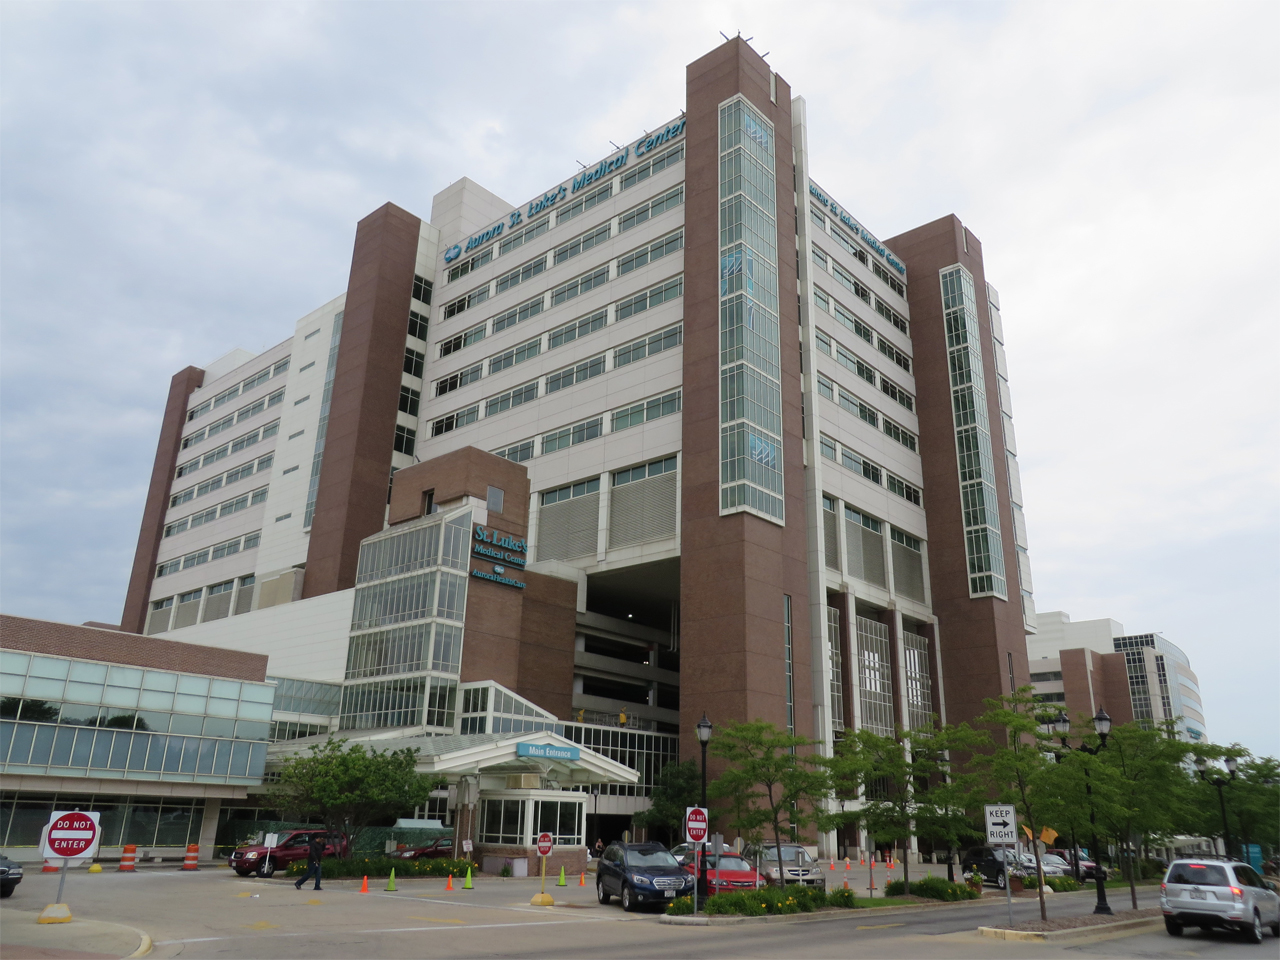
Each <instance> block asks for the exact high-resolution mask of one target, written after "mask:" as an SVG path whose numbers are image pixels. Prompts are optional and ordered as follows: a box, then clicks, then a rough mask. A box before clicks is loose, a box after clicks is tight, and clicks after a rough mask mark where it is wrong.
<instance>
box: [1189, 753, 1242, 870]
mask: <svg viewBox="0 0 1280 960" xmlns="http://www.w3.org/2000/svg"><path fill="white" fill-rule="evenodd" d="M1223 762H1224V763H1225V764H1226V765H1227V773H1229V774H1231V777H1230V778H1229V779H1227V780H1223V779H1222V777H1218V776H1215V777H1212V778H1210V777H1206V776H1205V775H1204V772H1205V770H1207V769H1208V768H1209V763H1208V761H1206V760H1205V758H1204V757H1196V772H1197V773H1199V774H1200V779H1201V780H1203V781H1204V782H1205V783H1208V784H1212V785H1213V786H1215V787H1217V788H1218V809H1219V810H1221V811H1222V852H1223V854H1224V855H1225V856H1228V857H1229V856H1231V830H1230V828H1229V827H1228V826H1227V801H1226V800H1225V799H1224V798H1223V796H1222V788H1223V787H1225V786H1226V785H1227V784H1228V783H1230V782H1231V781H1232V780H1234V779H1235V778H1236V758H1235V757H1227V759H1226V760H1225V761H1223Z"/></svg>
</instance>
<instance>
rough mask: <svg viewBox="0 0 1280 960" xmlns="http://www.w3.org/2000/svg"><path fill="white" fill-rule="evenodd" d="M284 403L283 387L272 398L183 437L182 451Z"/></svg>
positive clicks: (243, 408)
mask: <svg viewBox="0 0 1280 960" xmlns="http://www.w3.org/2000/svg"><path fill="white" fill-rule="evenodd" d="M283 401H284V387H281V388H280V389H279V390H277V391H275V392H274V393H272V394H271V395H270V396H267V397H260V398H259V399H258V401H257V402H256V403H251V404H248V405H247V406H243V407H241V408H240V409H239V410H237V411H236V412H235V413H229V414H227V415H226V416H225V417H223V418H222V419H221V420H219V421H218V422H217V423H211V424H209V426H207V427H203V428H202V429H200V430H197V431H196V432H195V433H192V434H188V435H187V436H185V437H183V438H182V449H183V450H186V449H187V448H188V447H194V446H195V445H196V444H197V443H200V442H201V441H203V440H209V439H212V438H213V437H216V436H217V435H218V434H220V433H222V431H224V430H230V429H231V428H232V427H234V426H235V425H236V424H237V423H243V422H244V421H246V420H248V419H249V418H250V417H252V416H255V415H256V414H259V413H261V412H262V411H263V410H266V409H267V408H268V407H274V406H275V405H276V404H277V403H281V402H283Z"/></svg>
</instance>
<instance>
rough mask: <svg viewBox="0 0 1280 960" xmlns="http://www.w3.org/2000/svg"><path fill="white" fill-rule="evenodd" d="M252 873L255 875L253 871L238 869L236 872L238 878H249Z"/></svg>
mask: <svg viewBox="0 0 1280 960" xmlns="http://www.w3.org/2000/svg"><path fill="white" fill-rule="evenodd" d="M251 873H253V871H252V870H240V869H237V870H236V876H238V877H247V876H249V875H250V874H251Z"/></svg>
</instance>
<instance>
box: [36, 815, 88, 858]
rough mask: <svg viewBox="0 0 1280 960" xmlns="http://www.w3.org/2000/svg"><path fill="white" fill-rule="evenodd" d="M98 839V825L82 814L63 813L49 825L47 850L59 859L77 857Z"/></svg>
mask: <svg viewBox="0 0 1280 960" xmlns="http://www.w3.org/2000/svg"><path fill="white" fill-rule="evenodd" d="M97 838H98V825H97V824H96V823H94V822H93V821H92V820H91V819H89V818H88V817H86V816H85V815H84V814H83V813H79V812H76V813H64V814H63V815H62V816H60V817H58V818H57V819H56V820H54V821H53V822H52V823H50V824H49V838H48V841H47V842H48V846H49V849H50V850H52V851H53V852H54V854H55V855H56V856H59V857H68V858H69V857H78V856H79V855H80V854H82V853H84V852H85V851H86V850H88V849H89V848H90V847H92V846H93V844H94V841H95V840H97Z"/></svg>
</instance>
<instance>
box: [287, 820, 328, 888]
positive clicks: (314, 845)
mask: <svg viewBox="0 0 1280 960" xmlns="http://www.w3.org/2000/svg"><path fill="white" fill-rule="evenodd" d="M323 858H324V838H323V837H322V836H321V835H320V834H318V833H313V834H312V835H311V842H310V843H309V844H308V845H307V872H306V873H304V874H303V875H302V876H301V877H299V878H298V882H297V883H295V884H294V885H293V886H294V889H296V890H301V889H302V885H303V884H304V883H306V882H307V880H309V879H310V878H311V875H312V874H315V878H316V885H315V889H317V890H319V889H320V861H321V860H322V859H323Z"/></svg>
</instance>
